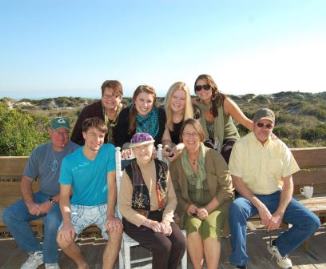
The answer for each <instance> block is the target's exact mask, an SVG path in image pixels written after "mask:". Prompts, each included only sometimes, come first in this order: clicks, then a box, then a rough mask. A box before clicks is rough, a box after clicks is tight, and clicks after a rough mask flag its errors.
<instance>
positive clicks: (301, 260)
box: [0, 225, 326, 269]
mask: <svg viewBox="0 0 326 269" xmlns="http://www.w3.org/2000/svg"><path fill="white" fill-rule="evenodd" d="M268 241H269V235H268V234H267V232H266V231H264V230H256V231H253V232H249V233H248V244H247V245H248V253H249V256H250V263H249V264H248V268H250V269H275V268H278V267H277V265H276V263H275V261H274V260H273V259H272V258H271V256H270V254H269V253H268V252H267V249H266V244H267V242H268ZM80 245H81V249H82V253H83V254H84V255H85V257H86V259H87V261H88V262H89V264H90V268H91V269H100V268H102V253H103V250H104V247H105V242H103V241H102V240H95V239H94V238H90V239H84V240H82V241H80ZM230 250H231V245H230V240H229V239H222V253H221V264H220V267H219V269H231V268H234V267H232V266H231V265H230V264H229V262H228V256H229V254H230ZM147 254H148V252H147V251H146V250H144V249H142V248H140V247H137V248H135V249H133V250H132V252H131V255H132V257H135V256H137V257H140V256H144V255H145V256H146V255H147ZM26 257H27V256H26V254H25V253H23V252H22V251H21V250H20V249H19V248H18V247H17V245H16V243H15V241H14V240H12V239H0V268H1V269H18V268H20V265H21V264H22V263H23V262H24V260H25V259H26ZM290 257H291V259H292V262H293V269H326V226H325V225H324V226H323V227H322V228H321V229H320V230H319V231H318V232H317V234H316V235H315V236H314V237H312V238H311V239H310V240H309V241H308V250H306V249H305V248H304V247H303V246H301V247H299V248H298V249H297V250H296V251H294V252H293V253H292V254H291V256H290ZM59 263H60V266H61V269H72V268H76V267H75V266H74V264H73V263H72V262H71V261H70V260H69V259H68V258H67V257H66V256H65V255H64V254H63V253H62V252H60V262H59ZM116 268H118V267H117V266H116ZM133 268H141V269H145V268H151V266H150V264H148V262H147V263H144V264H142V265H140V266H137V267H133ZM39 269H44V266H40V267H39ZM188 269H192V266H191V264H190V261H189V259H188Z"/></svg>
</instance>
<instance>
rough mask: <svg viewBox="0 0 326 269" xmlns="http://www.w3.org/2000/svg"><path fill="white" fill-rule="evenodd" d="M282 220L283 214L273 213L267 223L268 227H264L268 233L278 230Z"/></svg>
mask: <svg viewBox="0 0 326 269" xmlns="http://www.w3.org/2000/svg"><path fill="white" fill-rule="evenodd" d="M282 220H283V214H281V213H278V212H275V213H274V214H273V215H272V217H271V219H270V220H269V223H268V225H267V227H266V228H267V230H268V231H273V230H276V229H278V228H280V226H281V223H282Z"/></svg>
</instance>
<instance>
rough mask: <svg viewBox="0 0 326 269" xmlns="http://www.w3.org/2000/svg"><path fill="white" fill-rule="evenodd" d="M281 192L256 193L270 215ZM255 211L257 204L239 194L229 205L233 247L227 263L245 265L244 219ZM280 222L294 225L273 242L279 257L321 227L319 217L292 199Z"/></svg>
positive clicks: (246, 259)
mask: <svg viewBox="0 0 326 269" xmlns="http://www.w3.org/2000/svg"><path fill="white" fill-rule="evenodd" d="M280 195H281V192H279V191H277V192H275V193H273V194H270V195H256V196H257V198H258V199H259V200H260V201H261V202H263V203H264V204H265V205H266V207H267V208H268V210H269V211H270V212H271V214H273V213H274V212H275V211H276V210H277V208H278V205H279V201H280ZM256 214H258V211H257V209H256V207H255V206H254V205H253V204H252V203H251V202H250V201H249V200H247V199H245V198H244V197H242V196H239V197H238V198H236V199H235V200H234V201H233V202H232V204H231V205H230V210H229V222H230V230H231V246H232V254H231V256H230V262H231V263H232V264H234V265H246V264H247V263H248V255H247V250H246V235H247V234H246V230H247V219H249V218H250V217H252V216H254V215H256ZM283 221H284V222H286V223H288V224H292V225H293V226H292V227H291V228H290V229H289V230H287V231H285V232H283V233H282V234H281V235H280V236H279V237H278V238H277V239H276V240H275V241H274V244H275V245H276V246H277V248H278V250H279V252H280V253H281V255H282V256H285V255H287V254H288V253H290V252H291V251H292V250H294V249H296V248H297V247H298V246H300V245H301V244H302V243H303V242H304V241H305V240H306V239H307V238H309V237H310V236H311V235H312V234H313V233H314V232H315V231H316V230H317V229H318V227H319V226H320V220H319V218H318V217H317V216H316V215H315V214H314V213H312V212H311V211H310V210H308V209H307V208H305V207H304V206H303V205H302V204H301V203H299V202H298V201H297V200H295V199H292V200H291V201H290V203H289V205H288V207H287V208H286V210H285V213H284V217H283Z"/></svg>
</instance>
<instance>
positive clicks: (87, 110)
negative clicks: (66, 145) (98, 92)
mask: <svg viewBox="0 0 326 269" xmlns="http://www.w3.org/2000/svg"><path fill="white" fill-rule="evenodd" d="M91 117H98V118H100V119H102V120H105V119H104V115H103V106H102V102H101V101H97V102H95V103H93V104H90V105H88V106H85V107H84V108H83V110H82V111H81V112H80V114H79V116H78V119H77V121H76V124H75V127H74V129H73V130H72V134H71V138H70V139H71V141H73V142H75V143H76V144H78V145H81V146H82V145H84V144H85V140H84V137H83V134H82V124H83V121H84V120H85V119H87V118H91ZM105 142H107V135H106V136H105Z"/></svg>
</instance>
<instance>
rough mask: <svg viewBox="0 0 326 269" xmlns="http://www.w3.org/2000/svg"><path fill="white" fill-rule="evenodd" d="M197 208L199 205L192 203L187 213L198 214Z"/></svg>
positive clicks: (190, 214)
mask: <svg viewBox="0 0 326 269" xmlns="http://www.w3.org/2000/svg"><path fill="white" fill-rule="evenodd" d="M197 210H198V208H197V206H195V205H194V204H191V205H189V206H188V208H187V214H188V215H189V216H197Z"/></svg>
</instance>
